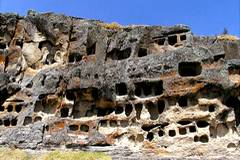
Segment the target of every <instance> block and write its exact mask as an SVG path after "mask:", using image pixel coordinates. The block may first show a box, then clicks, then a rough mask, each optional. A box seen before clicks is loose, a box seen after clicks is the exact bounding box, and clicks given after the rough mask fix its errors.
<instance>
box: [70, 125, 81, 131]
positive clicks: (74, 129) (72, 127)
mask: <svg viewBox="0 0 240 160" xmlns="http://www.w3.org/2000/svg"><path fill="white" fill-rule="evenodd" d="M78 128H79V126H78V125H76V124H72V125H69V130H70V131H77V130H78Z"/></svg>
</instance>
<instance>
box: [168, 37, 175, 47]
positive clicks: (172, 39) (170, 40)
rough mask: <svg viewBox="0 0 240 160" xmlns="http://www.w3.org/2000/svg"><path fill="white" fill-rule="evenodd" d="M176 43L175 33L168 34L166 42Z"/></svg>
mask: <svg viewBox="0 0 240 160" xmlns="http://www.w3.org/2000/svg"><path fill="white" fill-rule="evenodd" d="M176 43H177V35H171V36H168V44H169V45H171V46H173V45H175V44H176Z"/></svg>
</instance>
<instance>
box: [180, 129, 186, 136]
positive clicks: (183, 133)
mask: <svg viewBox="0 0 240 160" xmlns="http://www.w3.org/2000/svg"><path fill="white" fill-rule="evenodd" d="M178 131H179V134H180V135H185V134H187V130H186V128H179V129H178Z"/></svg>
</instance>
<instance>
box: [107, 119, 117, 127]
mask: <svg viewBox="0 0 240 160" xmlns="http://www.w3.org/2000/svg"><path fill="white" fill-rule="evenodd" d="M109 124H110V127H117V126H118V124H117V121H116V120H111V121H110V122H109Z"/></svg>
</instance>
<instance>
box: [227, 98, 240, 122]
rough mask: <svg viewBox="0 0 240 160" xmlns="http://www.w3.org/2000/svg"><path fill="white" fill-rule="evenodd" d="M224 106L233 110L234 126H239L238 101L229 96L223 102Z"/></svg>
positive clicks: (239, 106) (239, 109)
mask: <svg viewBox="0 0 240 160" xmlns="http://www.w3.org/2000/svg"><path fill="white" fill-rule="evenodd" d="M224 104H225V105H226V106H228V107H230V108H233V109H234V114H235V120H236V126H239V124H240V100H239V99H238V97H237V96H230V97H228V98H227V99H226V100H225V102H224Z"/></svg>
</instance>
